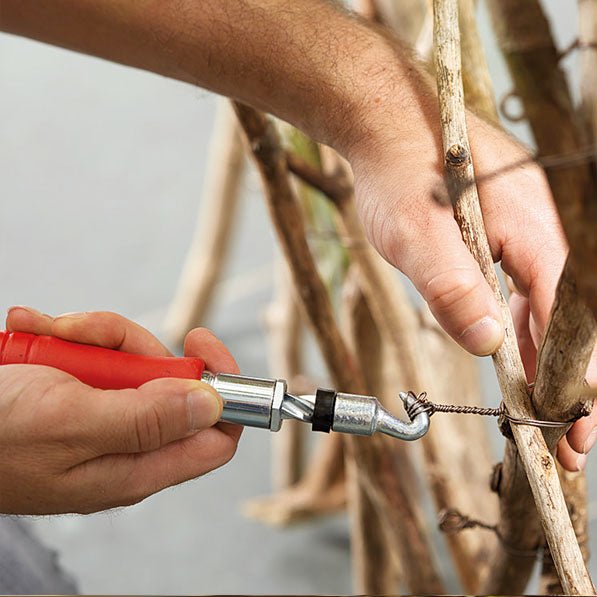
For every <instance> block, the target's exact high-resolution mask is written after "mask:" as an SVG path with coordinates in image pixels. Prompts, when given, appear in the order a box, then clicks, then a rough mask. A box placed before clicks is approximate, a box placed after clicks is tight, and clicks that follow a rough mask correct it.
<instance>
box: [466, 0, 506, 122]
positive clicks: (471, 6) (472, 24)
mask: <svg viewBox="0 0 597 597" xmlns="http://www.w3.org/2000/svg"><path fill="white" fill-rule="evenodd" d="M476 6H477V3H476V2H475V0H458V8H459V11H458V18H459V23H460V31H461V38H460V47H461V54H462V83H463V85H464V99H465V101H466V105H467V106H468V107H469V108H470V109H471V110H473V111H474V112H476V113H477V114H479V115H480V116H482V117H483V118H485V120H487V121H488V122H491V123H493V124H496V125H498V126H499V122H500V119H499V116H498V112H497V108H496V106H495V95H494V93H493V83H492V82H491V76H490V75H489V69H488V68H487V60H486V58H485V50H484V48H483V43H482V41H481V36H480V35H479V29H478V28H477V19H476V16H475V9H476Z"/></svg>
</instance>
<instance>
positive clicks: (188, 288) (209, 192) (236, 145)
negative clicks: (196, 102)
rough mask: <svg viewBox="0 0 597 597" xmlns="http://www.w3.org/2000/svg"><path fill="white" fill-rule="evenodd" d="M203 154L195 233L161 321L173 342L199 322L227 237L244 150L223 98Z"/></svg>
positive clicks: (223, 257)
mask: <svg viewBox="0 0 597 597" xmlns="http://www.w3.org/2000/svg"><path fill="white" fill-rule="evenodd" d="M209 154H210V159H209V163H208V165H207V168H206V172H207V176H206V180H205V184H204V188H203V193H202V197H201V210H200V213H199V218H198V220H197V227H196V230H195V235H194V237H193V240H192V243H191V247H190V249H189V252H188V254H187V258H186V262H185V265H184V268H183V271H182V274H181V276H180V279H179V282H178V288H177V290H176V294H175V296H174V299H173V301H172V304H171V305H170V309H169V311H168V315H167V318H166V322H165V328H166V333H167V335H168V337H169V338H170V340H171V341H172V342H173V343H175V344H182V342H183V341H184V338H185V336H186V334H187V332H188V331H189V330H191V329H192V328H193V327H195V326H197V325H199V324H200V323H202V322H203V321H204V319H205V315H206V313H207V310H208V309H209V306H210V305H211V302H212V299H213V296H214V289H215V287H216V282H217V281H218V278H219V277H220V276H221V273H222V270H223V267H224V264H225V262H226V258H227V256H228V249H229V246H230V241H231V239H232V237H233V225H234V221H235V218H236V214H237V205H238V203H239V199H240V190H241V183H242V178H243V171H244V165H245V153H244V149H243V146H242V141H241V137H240V132H239V130H238V124H237V122H236V119H235V117H234V114H233V113H232V110H231V109H230V106H229V105H228V102H227V101H225V100H222V102H221V104H220V106H219V109H218V115H217V119H216V125H215V128H214V132H213V134H212V138H211V142H210V152H209Z"/></svg>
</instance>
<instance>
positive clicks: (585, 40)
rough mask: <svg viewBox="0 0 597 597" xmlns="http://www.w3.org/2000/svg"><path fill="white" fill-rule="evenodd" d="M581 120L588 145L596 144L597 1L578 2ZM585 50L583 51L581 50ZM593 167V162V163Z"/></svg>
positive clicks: (579, 0)
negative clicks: (586, 132)
mask: <svg viewBox="0 0 597 597" xmlns="http://www.w3.org/2000/svg"><path fill="white" fill-rule="evenodd" d="M578 30H579V34H578V41H579V44H580V48H581V49H580V98H581V119H582V122H583V127H584V128H585V130H586V131H588V135H587V137H588V138H587V141H588V143H591V144H593V145H594V144H595V143H597V48H596V47H595V46H596V44H597V0H578ZM582 48H585V49H582ZM593 163H594V167H596V166H595V160H594V161H593Z"/></svg>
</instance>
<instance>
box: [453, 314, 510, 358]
mask: <svg viewBox="0 0 597 597" xmlns="http://www.w3.org/2000/svg"><path fill="white" fill-rule="evenodd" d="M503 339H504V328H503V326H502V325H501V324H500V323H499V322H497V321H496V320H495V319H493V318H492V317H483V319H480V320H479V321H477V322H476V323H473V325H471V326H469V327H468V328H467V329H466V330H464V332H462V334H461V335H460V341H461V343H462V345H463V346H464V347H465V348H466V349H467V350H468V351H469V352H472V353H473V354H476V355H479V356H486V355H489V354H493V353H494V352H495V351H496V350H497V349H498V348H499V347H500V346H501V344H502V341H503Z"/></svg>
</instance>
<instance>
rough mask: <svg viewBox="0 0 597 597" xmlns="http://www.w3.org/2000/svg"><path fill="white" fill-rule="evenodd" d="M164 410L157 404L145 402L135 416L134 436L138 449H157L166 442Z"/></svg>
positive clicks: (148, 450)
mask: <svg viewBox="0 0 597 597" xmlns="http://www.w3.org/2000/svg"><path fill="white" fill-rule="evenodd" d="M163 418H164V417H163V412H162V410H161V408H160V407H159V406H158V405H156V404H144V405H142V406H141V408H139V410H137V412H136V414H135V417H134V427H133V434H134V435H133V437H134V441H135V447H136V450H137V451H139V452H150V451H152V450H157V449H158V448H159V447H160V446H162V445H163V442H164V425H163Z"/></svg>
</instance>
